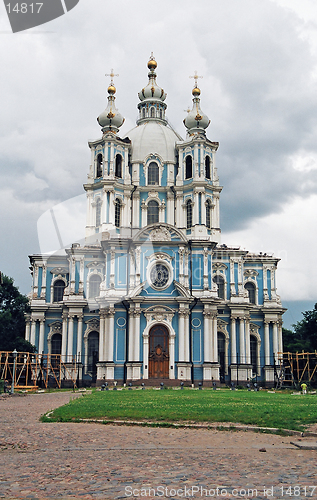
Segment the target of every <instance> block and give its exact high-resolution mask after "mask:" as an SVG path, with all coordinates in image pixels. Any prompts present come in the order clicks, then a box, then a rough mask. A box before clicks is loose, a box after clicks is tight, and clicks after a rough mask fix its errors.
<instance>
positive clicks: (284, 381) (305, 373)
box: [276, 351, 317, 388]
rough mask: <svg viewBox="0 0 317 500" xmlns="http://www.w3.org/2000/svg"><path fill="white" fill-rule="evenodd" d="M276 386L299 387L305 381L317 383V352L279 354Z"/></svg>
mask: <svg viewBox="0 0 317 500" xmlns="http://www.w3.org/2000/svg"><path fill="white" fill-rule="evenodd" d="M278 360H279V361H278V365H277V366H276V386H277V388H280V387H298V386H300V385H301V384H302V383H303V382H305V383H309V384H310V385H313V386H316V385H317V352H316V351H315V352H296V353H294V352H284V353H279V354H278Z"/></svg>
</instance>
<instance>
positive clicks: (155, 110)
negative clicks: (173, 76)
mask: <svg viewBox="0 0 317 500" xmlns="http://www.w3.org/2000/svg"><path fill="white" fill-rule="evenodd" d="M147 67H148V68H149V70H150V71H149V75H148V76H149V83H148V84H147V86H146V87H144V89H142V90H141V92H139V94H138V95H139V99H140V101H141V102H139V104H138V110H139V118H138V120H137V124H138V125H140V124H142V123H146V122H149V121H151V122H153V121H155V122H160V123H163V124H164V125H166V124H167V121H166V118H165V111H166V108H167V106H166V104H165V102H164V100H165V99H166V93H165V92H164V90H163V89H162V88H161V87H159V86H158V85H157V83H156V73H155V70H156V68H157V62H156V61H155V58H154V56H153V53H152V54H151V57H150V60H149V62H148V64H147Z"/></svg>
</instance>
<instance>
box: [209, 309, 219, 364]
mask: <svg viewBox="0 0 317 500" xmlns="http://www.w3.org/2000/svg"><path fill="white" fill-rule="evenodd" d="M211 322H212V330H213V336H212V338H213V359H212V361H213V362H214V363H218V328H217V314H213V315H212V318H211Z"/></svg>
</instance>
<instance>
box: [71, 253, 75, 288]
mask: <svg viewBox="0 0 317 500" xmlns="http://www.w3.org/2000/svg"><path fill="white" fill-rule="evenodd" d="M75 267H76V260H75V257H71V260H70V276H71V278H70V279H71V281H70V291H71V292H73V293H75V278H76V276H75Z"/></svg>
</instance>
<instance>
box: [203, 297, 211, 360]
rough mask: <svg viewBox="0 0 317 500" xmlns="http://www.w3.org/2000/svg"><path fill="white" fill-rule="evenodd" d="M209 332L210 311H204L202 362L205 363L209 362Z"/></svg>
mask: <svg viewBox="0 0 317 500" xmlns="http://www.w3.org/2000/svg"><path fill="white" fill-rule="evenodd" d="M211 334H212V332H211V330H210V311H208V310H206V306H205V310H204V362H205V363H210V361H211V356H210V354H211V353H210V350H211V342H212V340H211Z"/></svg>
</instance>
